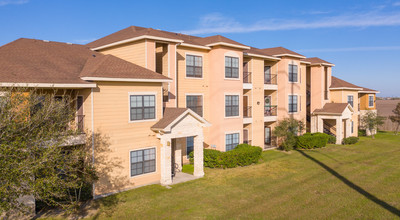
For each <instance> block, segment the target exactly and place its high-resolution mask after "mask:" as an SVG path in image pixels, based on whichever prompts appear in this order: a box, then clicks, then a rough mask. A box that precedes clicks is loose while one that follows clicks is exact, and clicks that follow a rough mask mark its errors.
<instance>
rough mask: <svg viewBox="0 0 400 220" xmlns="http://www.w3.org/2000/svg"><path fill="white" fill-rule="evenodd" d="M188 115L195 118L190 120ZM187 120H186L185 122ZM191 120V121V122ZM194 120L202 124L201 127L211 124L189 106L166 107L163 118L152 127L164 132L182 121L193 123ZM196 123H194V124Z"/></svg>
mask: <svg viewBox="0 0 400 220" xmlns="http://www.w3.org/2000/svg"><path fill="white" fill-rule="evenodd" d="M188 117H190V118H192V119H195V120H188ZM185 121H186V122H185ZM189 121H190V122H189ZM194 121H196V122H198V123H200V124H201V127H209V126H211V124H210V123H209V122H208V121H206V120H205V119H204V118H203V117H201V116H200V115H198V114H197V113H195V112H194V111H192V110H191V109H188V108H165V111H164V116H163V118H162V119H161V120H160V121H158V122H157V123H156V124H154V125H153V126H152V127H151V130H153V131H161V132H163V133H169V132H171V129H172V128H173V127H175V126H177V125H178V124H180V123H193V122H194ZM193 125H194V124H193Z"/></svg>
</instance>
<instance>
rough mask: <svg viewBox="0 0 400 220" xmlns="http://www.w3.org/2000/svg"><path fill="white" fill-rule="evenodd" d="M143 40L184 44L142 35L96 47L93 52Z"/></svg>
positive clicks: (169, 39) (174, 40) (181, 41)
mask: <svg viewBox="0 0 400 220" xmlns="http://www.w3.org/2000/svg"><path fill="white" fill-rule="evenodd" d="M143 39H150V40H159V41H167V42H173V43H183V40H177V39H171V38H164V37H155V36H151V35H142V36H139V37H133V38H129V39H126V40H121V41H117V42H114V43H110V44H106V45H103V46H99V47H95V48H92V50H102V49H105V48H109V47H114V46H118V45H121V44H126V43H130V42H135V41H138V40H143Z"/></svg>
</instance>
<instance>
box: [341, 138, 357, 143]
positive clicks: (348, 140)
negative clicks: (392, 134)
mask: <svg viewBox="0 0 400 220" xmlns="http://www.w3.org/2000/svg"><path fill="white" fill-rule="evenodd" d="M358 140H359V139H358V137H348V138H343V144H355V143H357V142H358Z"/></svg>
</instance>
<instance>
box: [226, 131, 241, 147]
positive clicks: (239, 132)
mask: <svg viewBox="0 0 400 220" xmlns="http://www.w3.org/2000/svg"><path fill="white" fill-rule="evenodd" d="M228 134H239V143H238V145H239V144H240V142H241V141H240V137H241V131H229V132H225V135H224V150H225V152H226V135H228ZM232 150H233V149H232Z"/></svg>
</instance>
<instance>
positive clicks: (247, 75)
mask: <svg viewBox="0 0 400 220" xmlns="http://www.w3.org/2000/svg"><path fill="white" fill-rule="evenodd" d="M252 88H253V85H252V76H251V72H247V71H243V89H252Z"/></svg>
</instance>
